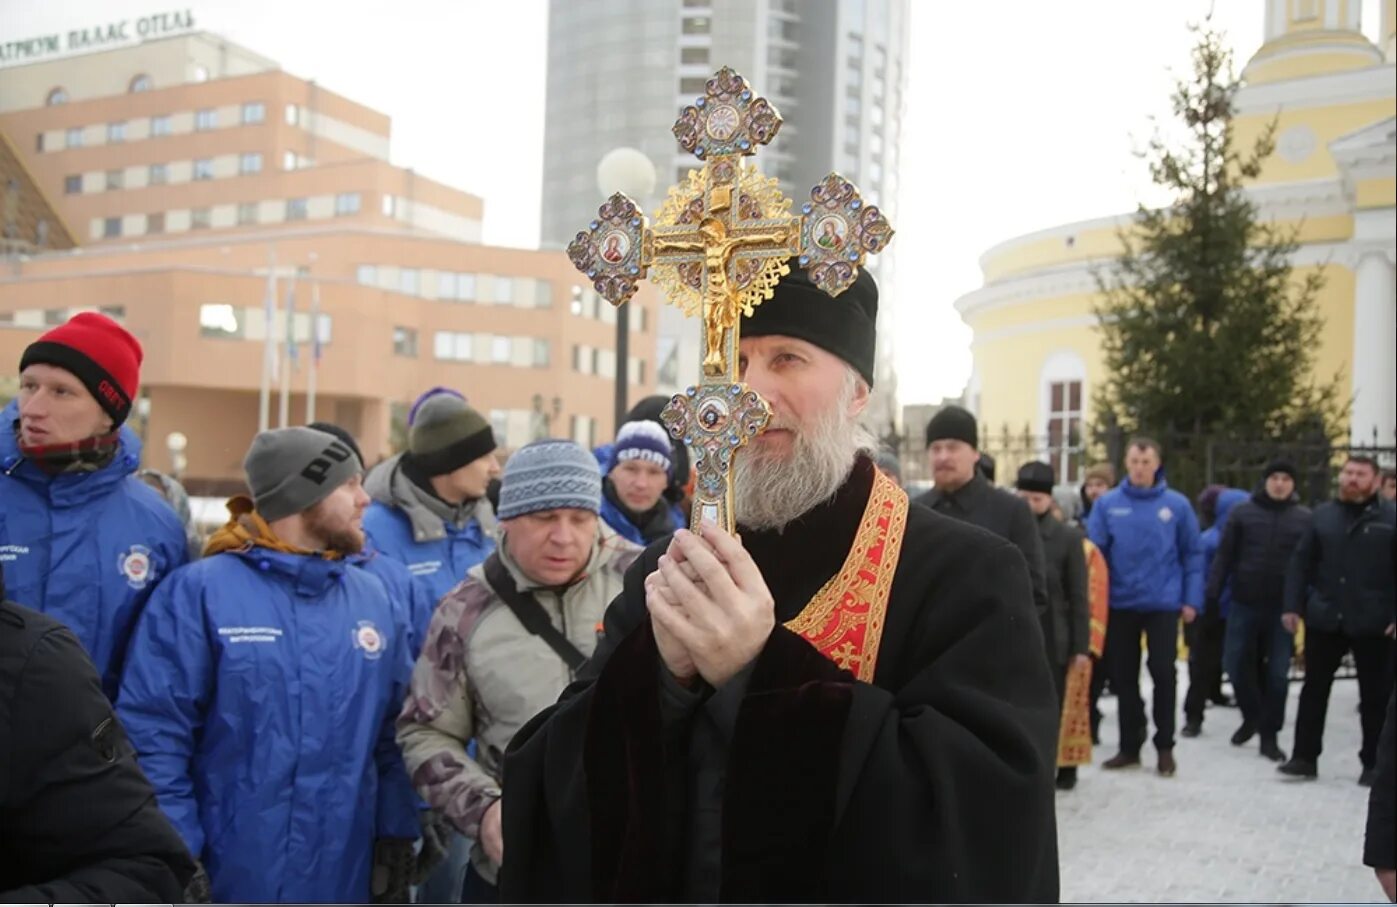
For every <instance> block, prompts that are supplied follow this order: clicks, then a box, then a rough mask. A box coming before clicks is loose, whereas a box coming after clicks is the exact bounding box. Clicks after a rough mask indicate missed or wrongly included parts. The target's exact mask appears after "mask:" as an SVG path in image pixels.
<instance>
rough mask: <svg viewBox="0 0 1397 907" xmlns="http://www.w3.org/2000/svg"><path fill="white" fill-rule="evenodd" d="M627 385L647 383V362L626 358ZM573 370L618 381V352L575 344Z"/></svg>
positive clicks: (633, 357) (635, 358)
mask: <svg viewBox="0 0 1397 907" xmlns="http://www.w3.org/2000/svg"><path fill="white" fill-rule="evenodd" d="M626 362H627V370H626V383H627V384H644V383H645V360H644V359H640V358H637V357H635V356H628V357H627V358H626ZM572 370H573V371H574V372H577V373H578V374H580V375H596V376H597V377H600V378H606V379H608V380H611V381H615V380H616V351H615V350H613V349H607V348H604V347H595V346H588V345H587V344H585V343H575V344H573V347H572Z"/></svg>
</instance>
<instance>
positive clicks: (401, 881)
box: [369, 838, 416, 904]
mask: <svg viewBox="0 0 1397 907" xmlns="http://www.w3.org/2000/svg"><path fill="white" fill-rule="evenodd" d="M412 845H413V842H412V841H409V840H407V839H406V838H379V839H378V840H376V841H374V866H373V875H372V877H371V879H370V882H369V893H370V894H371V895H372V896H373V902H374V903H375V904H406V903H409V901H411V890H410V889H411V886H412V870H413V867H414V865H415V864H416V855H415V854H413V852H412Z"/></svg>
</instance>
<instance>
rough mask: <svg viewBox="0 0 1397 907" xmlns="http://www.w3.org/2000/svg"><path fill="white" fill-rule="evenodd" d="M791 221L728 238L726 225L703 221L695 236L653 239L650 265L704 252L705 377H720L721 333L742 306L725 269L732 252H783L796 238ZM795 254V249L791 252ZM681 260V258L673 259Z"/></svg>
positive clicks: (713, 219)
mask: <svg viewBox="0 0 1397 907" xmlns="http://www.w3.org/2000/svg"><path fill="white" fill-rule="evenodd" d="M795 225H796V224H795V222H794V221H793V222H792V223H791V225H790V226H789V227H784V228H780V229H776V230H772V231H769V232H761V231H754V232H738V233H737V234H736V235H732V236H730V235H728V229H727V226H726V225H725V224H724V223H723V222H722V221H721V220H719V219H718V218H716V217H707V218H704V221H703V223H701V224H699V228H698V231H697V235H696V236H694V237H693V238H688V237H685V236H681V235H660V236H656V237H655V239H654V241H653V244H652V246H651V248H652V250H653V252H652V254H651V257H650V262H651V264H658V263H663V262H665V261H666V260H667V259H666V257H665V256H666V253H670V254H679V255H681V256H682V255H683V254H684V253H688V252H694V251H698V252H702V253H703V273H704V281H705V287H704V292H703V324H704V337H705V342H704V346H705V348H706V352H705V354H704V359H703V374H704V377H705V378H719V377H721V376H722V375H723V369H724V364H725V363H724V361H723V360H724V357H723V334H724V332H726V331H730V330H732V329H733V328H735V327H736V326H737V321H738V317H739V316H740V315H741V307H740V303H739V300H738V296H737V295H736V294H735V293H733V292H732V284H731V280H730V279H729V277H728V267H729V264H730V263H731V260H732V254H733V252H734V251H743V250H747V251H767V252H776V251H781V250H784V249H785V248H786V247H787V246H789V245H791V243H792V241H793V240H794V238H795V236H796V231H795V230H794V229H793V227H794V226H795ZM791 254H794V250H792V253H791ZM675 260H676V261H682V260H683V259H682V257H681V258H677V259H675Z"/></svg>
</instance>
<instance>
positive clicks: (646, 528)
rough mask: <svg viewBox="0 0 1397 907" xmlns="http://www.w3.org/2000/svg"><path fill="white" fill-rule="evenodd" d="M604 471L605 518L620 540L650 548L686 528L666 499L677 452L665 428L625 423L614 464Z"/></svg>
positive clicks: (613, 454) (618, 437) (614, 449)
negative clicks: (659, 540) (660, 540)
mask: <svg viewBox="0 0 1397 907" xmlns="http://www.w3.org/2000/svg"><path fill="white" fill-rule="evenodd" d="M602 469H603V471H604V473H605V478H604V479H603V480H602V502H601V517H602V519H603V520H605V521H606V524H607V525H608V526H610V527H611V528H612V529H613V530H614V531H615V532H616V534H617V535H619V536H621V537H622V538H624V539H626V540H628V541H632V542H635V543H636V544H637V545H648V544H650V543H651V542H653V541H655V540H657V539H662V538H664V537H665V536H667V535H671V534H673V532H674V530H676V529H680V528H683V527H684V526H685V525H686V524H687V522H688V521H687V520H686V519H685V518H684V514H682V513H681V512H680V511H679V508H678V507H675V506H674V505H673V504H671V503H670V502H669V501H668V500H667V499H666V498H665V496H664V494H665V489H666V488H668V487H669V484H670V482H671V481H672V480H673V479H674V447H673V445H672V444H671V443H670V440H669V435H668V434H667V433H666V432H665V430H664V429H663V428H661V427H660V426H659V425H657V424H656V423H654V422H650V421H648V420H638V421H635V422H627V423H626V424H625V425H622V426H621V430H620V431H618V432H617V433H616V443H615V444H613V445H612V448H611V461H610V462H609V463H607V464H605V465H604V466H602Z"/></svg>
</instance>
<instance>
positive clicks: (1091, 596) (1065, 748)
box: [1057, 539, 1111, 767]
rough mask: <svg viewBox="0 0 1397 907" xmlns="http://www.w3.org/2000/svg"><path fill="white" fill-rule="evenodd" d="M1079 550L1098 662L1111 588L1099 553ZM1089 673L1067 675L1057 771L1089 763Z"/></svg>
mask: <svg viewBox="0 0 1397 907" xmlns="http://www.w3.org/2000/svg"><path fill="white" fill-rule="evenodd" d="M1082 547H1083V550H1084V553H1085V555H1086V559H1087V598H1088V601H1089V603H1090V607H1091V637H1090V640H1089V642H1088V644H1087V646H1088V648H1089V649H1090V650H1091V654H1093V655H1095V656H1096V657H1097V658H1098V659H1099V658H1100V657H1101V653H1102V652H1103V650H1104V649H1105V644H1106V617H1107V615H1108V614H1109V613H1110V612H1109V610H1108V608H1107V605H1108V604H1109V596H1110V592H1111V584H1110V582H1109V580H1108V577H1107V574H1106V558H1104V557H1102V555H1101V549H1099V548H1097V547H1096V546H1095V545H1093V544H1092V543H1091V541H1090V540H1088V539H1083V540H1082ZM1091 670H1092V665H1090V664H1085V665H1082V666H1081V667H1077V668H1071V669H1069V670H1068V671H1067V679H1066V681H1065V683H1066V684H1067V686H1066V688H1065V689H1064V690H1063V694H1062V725H1061V727H1060V728H1059V730H1058V738H1057V764H1058V766H1060V767H1066V766H1071V765H1087V764H1088V763H1090V762H1091Z"/></svg>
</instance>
